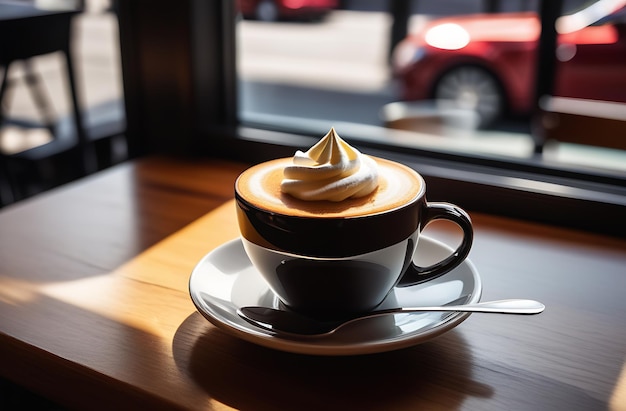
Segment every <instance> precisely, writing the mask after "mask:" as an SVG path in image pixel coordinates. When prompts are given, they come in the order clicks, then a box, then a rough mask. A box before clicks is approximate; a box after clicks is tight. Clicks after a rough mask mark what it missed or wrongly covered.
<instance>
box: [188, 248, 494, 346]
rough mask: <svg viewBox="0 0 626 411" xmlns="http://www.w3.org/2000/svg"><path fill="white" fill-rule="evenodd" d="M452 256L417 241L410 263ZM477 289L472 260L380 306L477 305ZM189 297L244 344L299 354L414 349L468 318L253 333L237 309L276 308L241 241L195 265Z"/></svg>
mask: <svg viewBox="0 0 626 411" xmlns="http://www.w3.org/2000/svg"><path fill="white" fill-rule="evenodd" d="M450 253H451V249H450V248H449V247H447V246H446V245H444V244H442V243H440V242H437V241H435V240H432V239H430V238H428V237H424V236H421V237H420V240H419V246H418V247H417V252H416V254H415V257H414V258H415V261H417V262H418V263H420V264H421V265H427V264H431V263H432V262H436V261H439V260H441V259H443V258H444V257H445V256H447V255H449V254H450ZM481 292H482V284H481V280H480V276H479V275H478V272H477V271H476V268H475V267H474V266H473V264H472V263H471V261H469V260H466V261H464V262H463V263H462V264H461V265H459V267H457V268H456V269H454V270H452V271H451V272H449V273H448V274H446V275H444V276H442V277H439V278H437V279H435V280H432V281H429V282H427V283H425V284H420V285H416V286H413V287H407V288H396V289H395V290H393V291H392V293H391V294H390V295H389V296H388V297H387V299H386V300H385V301H384V302H383V304H382V306H381V307H385V308H387V307H393V306H418V305H443V304H446V303H449V302H450V301H453V300H456V299H458V298H460V297H462V296H467V303H476V302H478V301H479V300H480V295H481ZM189 293H190V295H191V299H192V301H193V303H194V304H195V306H196V308H197V309H198V311H199V312H200V313H201V314H202V315H203V316H204V317H205V318H206V319H208V320H209V321H210V322H211V323H212V324H214V325H215V326H217V327H219V328H221V329H222V330H224V331H226V332H228V333H230V334H232V335H234V336H236V337H238V338H241V339H243V340H247V341H249V342H252V343H255V344H259V345H262V346H265V347H269V348H273V349H277V350H282V351H289V352H294V353H301V354H314V355H356V354H369V353H376V352H383V351H390V350H395V349H399V348H404V347H408V346H412V345H416V344H419V343H422V342H424V341H427V340H429V339H431V338H433V337H435V336H438V335H440V334H442V333H444V332H446V331H448V330H450V329H452V328H454V327H456V326H457V325H458V324H460V323H461V322H462V321H463V320H465V319H466V318H467V317H468V316H469V313H411V314H393V315H388V316H383V317H377V318H370V319H364V320H361V321H357V322H355V323H352V324H348V325H346V326H344V327H342V328H340V329H339V330H337V331H336V332H335V333H334V334H331V335H329V336H325V337H319V338H313V339H311V338H303V339H298V338H290V337H284V336H279V335H277V334H275V333H273V332H272V331H269V330H265V329H261V328H257V327H255V326H254V325H252V324H250V323H248V322H247V321H245V320H243V319H242V318H241V317H239V315H238V314H237V309H238V308H240V307H244V306H248V305H256V306H265V307H273V308H279V301H278V299H277V298H276V297H275V296H274V293H273V292H272V291H271V290H270V289H269V288H268V287H267V285H266V283H265V281H264V280H263V278H262V277H261V275H260V274H259V273H258V272H257V271H256V269H255V268H254V266H252V263H251V262H250V260H249V259H248V256H247V255H246V253H245V251H244V249H243V245H242V244H241V240H240V239H236V240H232V241H230V242H228V243H225V244H223V245H221V246H220V247H218V248H216V249H214V250H213V251H211V252H210V253H209V254H207V255H206V256H204V258H202V260H200V262H199V263H198V264H197V265H196V267H195V268H194V270H193V272H192V273H191V277H190V279H189Z"/></svg>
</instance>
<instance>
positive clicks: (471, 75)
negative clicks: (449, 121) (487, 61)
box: [434, 66, 504, 127]
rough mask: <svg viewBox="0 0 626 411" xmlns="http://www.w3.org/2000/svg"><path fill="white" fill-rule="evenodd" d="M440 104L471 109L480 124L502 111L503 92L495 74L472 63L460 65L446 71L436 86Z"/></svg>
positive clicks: (495, 116)
mask: <svg viewBox="0 0 626 411" xmlns="http://www.w3.org/2000/svg"><path fill="white" fill-rule="evenodd" d="M434 97H435V100H436V102H437V105H438V106H440V107H450V106H453V107H455V108H460V109H465V110H472V111H474V112H476V113H477V114H478V117H479V119H480V120H479V122H480V124H479V125H480V126H481V127H485V126H488V125H490V124H492V123H493V122H494V121H495V120H496V119H498V117H500V116H501V115H502V112H503V111H504V96H503V94H502V90H501V89H500V86H499V84H498V81H497V80H496V79H495V77H494V76H493V75H492V74H491V73H489V72H488V71H487V70H485V69H483V68H480V67H475V66H460V67H456V68H453V69H452V70H449V71H448V72H447V73H445V74H444V75H443V76H442V77H441V79H439V81H438V82H437V85H436V86H435V92H434Z"/></svg>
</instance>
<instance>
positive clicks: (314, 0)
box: [239, 0, 339, 21]
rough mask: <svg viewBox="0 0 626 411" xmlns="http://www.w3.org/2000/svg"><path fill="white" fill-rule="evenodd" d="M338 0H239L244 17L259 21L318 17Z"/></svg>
mask: <svg viewBox="0 0 626 411" xmlns="http://www.w3.org/2000/svg"><path fill="white" fill-rule="evenodd" d="M338 3H339V0H239V10H240V11H241V14H242V16H243V17H244V18H253V19H257V20H261V21H277V20H295V19H319V18H322V17H324V16H325V15H326V14H328V12H329V11H331V10H333V9H335V8H337V6H338Z"/></svg>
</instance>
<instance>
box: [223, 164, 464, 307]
mask: <svg viewBox="0 0 626 411" xmlns="http://www.w3.org/2000/svg"><path fill="white" fill-rule="evenodd" d="M372 159H373V160H374V161H375V162H376V163H377V165H378V169H379V170H380V176H379V180H380V183H379V187H378V189H377V190H376V191H375V192H374V193H373V194H371V195H369V196H365V197H361V198H355V199H349V200H344V201H341V202H331V201H303V200H300V199H297V198H294V197H292V196H290V195H289V194H285V193H282V192H280V190H279V189H278V186H279V184H280V180H281V178H282V170H283V169H284V167H286V166H288V164H289V163H290V162H291V159H290V158H285V159H278V160H273V161H269V162H265V163H261V164H258V165H256V166H253V167H251V168H249V169H247V170H245V171H244V172H243V173H242V174H241V175H240V176H239V178H238V179H237V182H236V184H235V197H236V205H237V218H238V223H239V228H240V232H241V237H242V242H243V245H244V248H245V250H246V253H247V255H248V257H249V258H250V260H251V262H252V263H253V265H254V266H255V267H256V269H257V270H258V271H259V272H260V274H261V275H262V277H263V278H264V279H265V281H266V282H267V284H268V285H269V287H270V289H271V290H272V291H273V292H274V293H275V295H276V296H277V297H278V298H279V299H280V301H281V302H282V303H283V304H284V305H285V306H286V307H288V308H290V309H293V310H296V311H299V312H301V313H304V314H307V315H310V316H314V317H319V318H340V317H348V316H351V315H355V314H358V313H361V312H365V311H369V310H372V309H375V308H376V307H377V306H378V305H379V304H380V303H381V302H382V301H383V300H384V299H385V297H386V296H387V295H388V294H389V292H390V291H391V290H393V288H394V287H406V286H412V285H415V284H419V283H423V282H426V281H430V280H432V279H434V278H437V277H439V276H441V275H443V274H445V273H447V272H449V271H450V270H452V269H454V268H455V267H457V266H458V265H459V264H460V263H461V262H463V261H464V259H465V258H466V257H467V255H468V253H469V251H470V247H471V245H472V239H473V230H472V224H471V221H470V218H469V216H468V215H467V213H466V212H465V211H463V210H462V209H461V208H459V207H457V206H455V205H453V204H449V203H431V202H428V201H426V184H425V182H424V179H423V178H422V176H421V175H420V174H418V173H417V172H416V171H414V170H413V169H411V168H409V167H407V166H405V165H402V164H399V163H396V162H392V161H389V160H384V159H380V158H372ZM438 219H445V220H450V221H452V222H454V223H456V224H457V225H458V226H459V227H460V228H461V230H462V232H463V239H462V241H461V243H460V245H459V246H458V248H457V249H456V250H455V251H454V252H453V253H452V254H451V255H450V256H448V257H447V258H445V259H444V260H442V261H439V262H438V263H436V264H433V265H430V266H427V267H420V266H418V265H416V264H415V263H414V262H413V254H414V252H415V250H416V247H418V246H419V237H420V234H421V232H422V230H423V229H424V227H425V226H426V225H427V224H429V223H430V222H432V221H434V220H438Z"/></svg>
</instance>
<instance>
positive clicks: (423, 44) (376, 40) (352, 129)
mask: <svg viewBox="0 0 626 411" xmlns="http://www.w3.org/2000/svg"><path fill="white" fill-rule="evenodd" d="M242 3H255V4H257V7H258V6H259V3H266V2H258V1H257V2H242ZM296 3H297V4H298V5H301V4H305V3H307V2H306V1H299V2H288V1H285V2H280V1H279V2H276V4H296ZM312 3H319V2H312ZM398 3H401V2H397V3H395V7H398V6H397V4H398ZM600 3H601V4H600V6H597V5H596V6H595V7H596V8H595V9H593V15H594V16H595V19H594V21H593V22H591V23H589V24H591V25H592V27H587V24H583V26H581V27H582V29H581V30H583V31H579V32H573V31H572V32H571V33H569V34H567V35H565V36H564V35H561V37H560V38H559V46H558V47H557V49H556V50H555V53H556V54H555V55H556V56H557V57H558V58H559V59H565V60H567V64H568V66H567V67H566V66H565V65H564V64H562V63H563V62H559V63H557V69H556V73H555V74H556V80H555V82H554V90H555V95H556V96H568V97H575V101H574V102H572V101H569V100H563V99H554V98H551V99H545V104H544V105H543V108H544V109H545V110H547V111H548V113H547V115H545V116H543V117H533V113H534V109H535V108H536V106H537V99H536V98H535V71H536V65H537V60H536V56H537V49H538V41H539V36H540V31H541V24H540V19H539V18H538V14H537V11H538V10H539V6H540V4H539V2H538V1H525V0H502V1H498V0H494V1H481V0H475V1H454V0H441V1H438V2H430V1H412V2H408V3H407V4H408V7H407V13H405V14H402V13H401V12H396V13H395V19H394V13H393V12H392V6H394V2H391V1H384V0H379V1H374V0H372V1H343V2H341V3H340V4H339V3H337V4H335V6H334V7H333V8H332V10H331V11H330V12H328V13H324V14H323V15H321V16H316V18H313V19H311V18H308V17H310V16H306V17H307V18H301V17H302V16H298V18H297V19H296V18H294V15H293V11H292V13H290V14H281V13H280V11H281V10H283V9H284V8H283V7H282V6H280V7H276V9H275V11H276V12H275V13H273V17H272V19H271V20H272V21H266V19H261V18H259V15H258V13H257V14H255V13H252V12H249V10H248V11H245V10H242V11H244V13H242V15H243V18H242V19H241V20H240V21H239V23H238V42H239V43H238V53H239V60H238V66H239V68H238V70H239V78H240V91H241V95H240V118H241V120H242V121H243V122H244V123H254V124H261V125H265V126H267V127H272V128H288V129H291V130H300V131H307V132H313V133H316V134H320V135H321V133H324V132H325V131H327V130H328V129H329V127H330V126H335V128H336V129H337V130H338V131H339V133H340V134H344V135H347V136H348V137H351V138H363V139H370V140H375V141H377V142H386V143H389V144H394V145H401V146H409V147H418V148H422V149H432V150H438V151H448V152H455V153H467V154H474V155H476V154H478V155H481V156H483V155H487V156H495V157H498V158H504V159H506V158H510V159H535V158H536V157H537V156H536V141H537V134H539V135H540V136H545V137H548V138H549V141H548V142H547V143H546V145H545V150H544V153H543V156H542V158H541V161H546V162H554V163H556V164H558V165H562V166H567V167H572V166H574V167H575V168H577V169H583V168H584V167H588V166H592V167H594V168H602V169H605V170H606V171H607V172H612V173H614V172H615V170H617V171H618V172H623V171H626V157H625V153H624V151H623V150H621V149H618V148H619V144H616V147H610V148H609V147H606V145H605V144H603V145H600V144H599V142H600V139H598V138H595V139H588V141H585V142H584V144H580V143H577V144H573V141H572V140H573V139H570V140H569V141H565V139H564V138H562V137H559V134H558V133H564V132H565V130H564V129H562V127H561V126H563V125H564V124H565V123H567V121H566V120H567V119H566V117H565V115H564V114H563V113H561V112H559V111H558V110H561V111H563V110H564V109H563V108H562V107H563V105H566V108H567V107H569V106H568V105H567V104H569V105H570V106H571V104H573V103H580V102H581V99H594V100H597V99H602V100H611V101H612V104H618V103H616V101H621V102H623V101H624V100H625V99H626V84H624V81H626V80H625V79H626V76H623V75H621V76H620V74H621V73H623V72H626V71H624V68H625V67H623V64H624V59H626V51H625V49H624V47H625V41H626V40H625V39H626V38H625V32H626V31H625V30H624V25H623V23H613V20H610V19H609V18H603V16H605V15H607V14H610V13H611V12H612V11H614V10H616V9H617V8H619V6H620V4H622V3H623V2H619V1H612V2H607V1H606V0H601V2H600ZM609 3H611V4H609ZM589 5H590V3H589V2H586V1H584V0H568V1H565V2H564V11H563V14H564V15H565V14H572V13H575V12H577V11H579V10H582V9H585V8H586V7H588V6H589ZM592 6H593V5H592ZM285 7H288V6H285ZM251 10H255V9H254V8H251ZM256 10H257V11H258V8H257V9H256ZM580 15H581V14H573V17H572V19H570V21H574V20H579V16H580ZM619 15H620V14H619V13H618V16H619ZM618 20H619V19H618ZM564 21H567V20H563V19H561V20H559V22H560V23H559V24H564V23H563V22H564ZM598 21H599V23H598ZM578 24H581V23H580V22H579V23H578ZM598 24H600V25H602V26H604V25H606V24H615V25H613V26H612V27H611V28H610V29H605V28H602V27H600V25H598ZM404 27H406V30H405V31H404V32H405V33H406V35H402V36H400V37H399V38H398V40H401V41H399V42H397V41H395V40H396V38H394V36H393V34H392V33H396V32H398V30H400V31H401V32H402V30H403V28H404ZM587 29H591V31H590V32H589V33H591V34H585V33H587V31H585V30H587ZM603 30H604V31H607V32H609V31H610V32H611V36H609V35H607V34H606V33H605V34H604V37H605V39H608V40H610V41H612V43H611V44H600V43H598V41H596V40H597V39H599V38H601V37H602V35H601V34H600V32H601V31H603ZM605 41H607V40H605ZM583 43H584V44H583ZM573 45H575V47H576V50H577V51H578V54H577V55H576V56H575V57H572V56H571V54H572V52H573V51H572V46H573ZM596 46H597V47H596ZM594 47H595V49H596V50H597V49H600V51H599V55H596V54H594V53H595V52H593V50H591V49H593V48H594ZM620 47H621V49H620ZM620 50H621V51H620ZM587 55H588V57H586V56H587ZM600 56H602V57H600ZM579 60H580V61H581V62H582V63H583V64H578V62H579ZM575 64H576V68H575V69H570V67H571V66H574V65H575ZM585 64H586V65H585ZM598 73H602V74H598ZM605 74H606V75H605ZM590 77H593V78H594V82H595V83H598V84H595V83H590V82H589V83H588V84H586V83H585V81H583V80H582V79H583V78H585V79H589V78H590ZM600 83H602V85H600ZM572 85H574V86H582V85H587V87H579V89H578V90H576V87H574V88H572V87H569V88H568V87H566V86H572ZM582 91H586V92H587V93H586V94H585V93H582ZM591 91H592V92H593V93H589V92H591ZM579 92H580V93H579ZM600 92H602V93H603V94H600ZM572 93H573V94H572ZM576 93H579V94H576ZM581 93H582V94H581ZM608 93H611V94H610V95H609V94H608ZM587 106H588V105H585V106H583V107H587ZM577 107H578V110H580V104H579V105H578V106H577ZM612 107H613V108H614V111H615V112H616V113H619V112H620V110H622V107H623V106H621V105H617V106H612ZM598 110H601V111H605V110H604V109H603V108H598ZM596 111H597V110H596ZM622 115H623V114H622ZM616 116H617V117H619V115H618V114H614V115H613V118H612V119H613V120H615V118H614V117H616ZM534 120H538V122H537V123H533V121H534ZM551 121H552V123H550V122H551ZM623 121H624V119H622V122H623ZM533 124H540V125H541V126H542V127H544V129H542V131H541V133H535V135H534V137H533V136H531V129H532V127H531V126H532V125H533ZM614 126H616V125H615V124H614ZM545 127H548V128H545ZM560 127H561V128H560ZM617 127H619V124H618V125H617ZM611 130H613V129H611ZM568 135H569V134H568ZM557 137H558V138H557ZM621 144H625V145H624V147H621V148H626V143H621ZM589 145H597V147H593V148H592V149H591V148H590V147H589Z"/></svg>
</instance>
